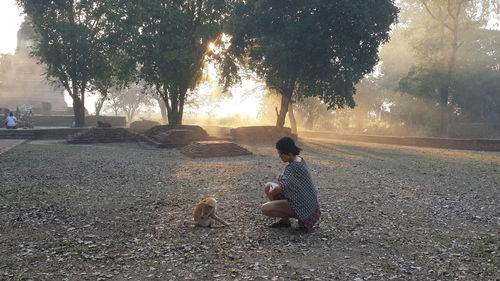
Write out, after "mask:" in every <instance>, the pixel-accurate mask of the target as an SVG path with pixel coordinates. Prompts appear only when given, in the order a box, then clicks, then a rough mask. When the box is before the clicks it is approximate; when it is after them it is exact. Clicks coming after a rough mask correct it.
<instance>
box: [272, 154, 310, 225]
mask: <svg viewBox="0 0 500 281" xmlns="http://www.w3.org/2000/svg"><path fill="white" fill-rule="evenodd" d="M300 159H301V161H294V162H292V163H289V164H288V165H286V167H285V171H284V173H283V176H282V177H281V179H280V180H279V181H278V183H279V185H280V187H281V188H282V190H283V191H282V193H283V196H285V198H286V199H287V200H288V202H289V203H290V206H291V207H292V209H293V210H294V211H295V213H296V214H297V216H298V219H299V221H301V222H304V221H306V220H307V219H309V218H311V216H313V215H314V214H315V212H317V210H318V209H319V203H318V197H317V192H316V188H315V187H314V184H313V182H312V179H311V174H310V173H309V170H308V169H307V164H306V161H305V160H304V159H303V158H300Z"/></svg>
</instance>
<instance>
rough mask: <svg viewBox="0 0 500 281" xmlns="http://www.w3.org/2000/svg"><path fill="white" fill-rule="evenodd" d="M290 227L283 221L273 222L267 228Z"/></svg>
mask: <svg viewBox="0 0 500 281" xmlns="http://www.w3.org/2000/svg"><path fill="white" fill-rule="evenodd" d="M291 226H292V225H291V224H290V223H286V222H284V221H283V220H279V221H278V222H275V223H273V224H271V225H270V226H269V227H271V228H283V227H291Z"/></svg>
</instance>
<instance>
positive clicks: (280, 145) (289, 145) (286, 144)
mask: <svg viewBox="0 0 500 281" xmlns="http://www.w3.org/2000/svg"><path fill="white" fill-rule="evenodd" d="M276 149H277V150H278V151H279V152H281V153H284V154H288V153H292V154H293V155H299V154H300V151H301V150H302V149H301V148H299V147H297V146H296V145H295V142H294V141H293V139H292V138H289V137H283V138H281V139H280V140H279V141H278V142H277V143H276Z"/></svg>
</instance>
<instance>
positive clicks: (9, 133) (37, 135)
mask: <svg viewBox="0 0 500 281" xmlns="http://www.w3.org/2000/svg"><path fill="white" fill-rule="evenodd" d="M89 129H91V128H90V127H87V128H54V129H50V128H47V129H36V128H35V129H16V130H6V129H1V130H0V139H31V140H35V139H36V140H40V139H45V140H57V139H66V137H68V136H69V135H73V134H76V133H80V132H84V131H88V130H89Z"/></svg>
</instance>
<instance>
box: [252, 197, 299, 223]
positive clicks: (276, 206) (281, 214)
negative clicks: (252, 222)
mask: <svg viewBox="0 0 500 281" xmlns="http://www.w3.org/2000/svg"><path fill="white" fill-rule="evenodd" d="M261 210H262V214H264V215H265V216H268V217H275V218H281V219H282V220H283V222H285V223H290V218H297V214H295V212H294V211H293V209H292V207H290V204H289V203H288V200H274V201H270V202H267V203H265V204H264V205H262V207H261Z"/></svg>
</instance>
